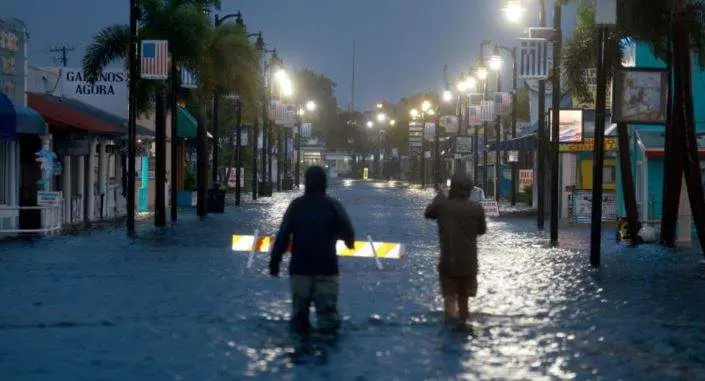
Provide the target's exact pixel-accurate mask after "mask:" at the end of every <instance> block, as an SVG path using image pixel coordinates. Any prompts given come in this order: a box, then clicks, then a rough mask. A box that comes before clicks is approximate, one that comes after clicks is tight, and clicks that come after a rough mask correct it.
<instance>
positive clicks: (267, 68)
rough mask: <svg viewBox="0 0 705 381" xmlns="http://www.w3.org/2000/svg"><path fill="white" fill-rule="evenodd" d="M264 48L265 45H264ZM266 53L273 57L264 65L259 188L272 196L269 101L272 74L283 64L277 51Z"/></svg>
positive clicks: (261, 191) (265, 194)
mask: <svg viewBox="0 0 705 381" xmlns="http://www.w3.org/2000/svg"><path fill="white" fill-rule="evenodd" d="M258 43H259V41H258ZM262 46H264V44H263V43H262ZM262 51H263V52H265V53H271V54H272V57H271V58H270V59H269V60H265V61H264V64H263V73H264V82H265V89H264V92H263V99H262V182H261V184H260V186H259V193H260V196H271V195H272V152H271V151H272V150H271V149H270V147H271V136H270V135H271V121H270V120H269V112H268V110H269V99H270V98H271V95H272V73H271V70H272V69H273V68H278V67H280V66H281V65H282V64H283V62H282V60H281V59H280V58H279V56H278V55H277V50H276V49H271V50H267V49H264V48H263V49H262Z"/></svg>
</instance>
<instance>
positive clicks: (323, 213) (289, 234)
mask: <svg viewBox="0 0 705 381" xmlns="http://www.w3.org/2000/svg"><path fill="white" fill-rule="evenodd" d="M304 179H305V180H304V181H305V186H306V189H305V192H304V195H303V196H301V197H298V198H296V199H295V200H293V201H292V202H291V204H290V205H289V208H288V209H287V211H286V213H284V218H283V220H282V223H281V227H280V228H279V233H278V234H277V237H276V240H275V241H274V247H273V248H272V254H271V259H270V262H269V272H270V274H271V275H272V276H275V277H276V276H279V264H280V262H281V260H282V255H283V254H284V252H285V251H286V250H287V247H288V246H289V243H291V244H292V249H291V251H292V253H291V262H290V263H289V275H290V277H291V292H292V302H293V307H294V308H293V314H292V328H293V329H294V330H295V331H296V332H297V333H299V334H304V335H305V334H308V333H309V331H310V329H311V325H310V323H309V308H310V306H311V302H313V303H314V305H315V307H316V316H317V318H318V327H317V328H318V330H319V331H322V332H324V333H332V332H335V331H337V329H338V328H339V327H340V316H339V314H338V287H339V276H338V255H337V251H336V247H335V246H336V243H337V241H338V240H339V239H340V240H343V241H344V242H345V245H346V246H347V247H348V248H353V247H354V245H355V231H354V229H353V227H352V224H351V223H350V219H349V218H348V215H347V213H346V212H345V209H344V208H343V206H342V205H341V204H340V203H339V202H338V201H336V200H334V199H332V198H330V197H328V196H327V195H326V173H325V171H324V170H323V168H321V167H318V166H313V167H310V168H308V170H306V173H305V175H304Z"/></svg>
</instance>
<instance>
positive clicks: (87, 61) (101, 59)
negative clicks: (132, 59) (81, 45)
mask: <svg viewBox="0 0 705 381" xmlns="http://www.w3.org/2000/svg"><path fill="white" fill-rule="evenodd" d="M129 44H130V27H129V26H127V25H113V26H109V27H107V28H105V29H103V30H101V31H100V32H98V34H96V35H95V37H93V41H92V42H91V43H90V45H88V48H86V53H85V55H84V56H83V62H82V63H83V72H84V74H85V76H86V80H87V81H88V82H91V83H95V81H97V80H98V78H100V74H101V73H102V71H103V69H105V67H106V66H108V65H109V64H110V63H112V62H113V61H116V60H118V59H124V58H125V57H127V50H128V47H129Z"/></svg>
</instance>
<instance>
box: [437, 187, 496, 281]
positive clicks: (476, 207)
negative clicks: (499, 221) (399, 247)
mask: <svg viewBox="0 0 705 381" xmlns="http://www.w3.org/2000/svg"><path fill="white" fill-rule="evenodd" d="M472 189H473V184H472V181H471V180H470V179H469V178H468V177H467V176H465V175H463V174H457V175H454V176H453V178H452V179H451V185H450V191H449V192H448V197H446V196H445V195H443V193H440V192H439V193H438V195H436V198H434V199H433V201H432V202H431V204H430V205H428V207H426V212H425V213H424V216H425V217H426V218H427V219H433V220H436V221H437V222H438V237H439V240H440V246H441V257H440V260H439V263H438V271H439V273H440V275H441V276H443V277H448V278H463V277H469V276H475V275H477V271H478V262H477V237H478V236H479V235H482V234H485V232H486V231H487V223H486V221H485V211H484V209H483V208H482V206H481V205H480V204H478V203H475V202H472V201H470V200H469V198H470V193H471V192H472Z"/></svg>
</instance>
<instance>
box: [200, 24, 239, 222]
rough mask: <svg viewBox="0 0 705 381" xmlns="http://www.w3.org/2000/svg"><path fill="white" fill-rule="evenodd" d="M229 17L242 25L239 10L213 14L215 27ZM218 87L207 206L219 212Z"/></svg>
mask: <svg viewBox="0 0 705 381" xmlns="http://www.w3.org/2000/svg"><path fill="white" fill-rule="evenodd" d="M230 18H236V21H235V23H236V24H237V25H239V26H242V27H244V26H245V25H244V23H243V21H242V14H241V13H240V12H237V13H232V14H228V15H225V16H223V17H220V16H218V15H215V23H214V24H215V27H216V28H217V27H219V26H220V25H221V24H222V23H223V22H224V21H225V20H227V19H230ZM220 95H221V92H220V89H218V88H216V89H215V91H214V94H213V147H212V153H213V160H212V162H211V164H212V168H211V173H212V179H211V183H212V184H211V186H212V189H211V196H210V197H209V199H210V201H211V207H210V208H209V209H210V211H211V212H219V213H222V212H223V209H222V208H216V207H215V206H216V205H219V203H218V202H216V200H217V198H218V197H219V190H220V182H219V179H218V156H219V155H220V133H219V113H218V111H219V106H220Z"/></svg>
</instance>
